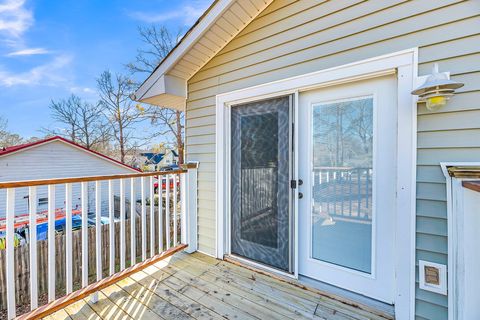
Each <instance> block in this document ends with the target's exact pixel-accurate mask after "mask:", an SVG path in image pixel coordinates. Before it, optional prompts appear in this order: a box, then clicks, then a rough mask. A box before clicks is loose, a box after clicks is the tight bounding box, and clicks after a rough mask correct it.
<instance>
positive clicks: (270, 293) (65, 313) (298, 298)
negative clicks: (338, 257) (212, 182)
mask: <svg viewBox="0 0 480 320" xmlns="http://www.w3.org/2000/svg"><path fill="white" fill-rule="evenodd" d="M45 319H49V320H61V319H81V320H97V319H102V320H103V319H118V320H120V319H121V320H123V319H126V320H130V319H146V320H153V319H165V320H167V319H185V320H187V319H201V320H206V319H215V320H217V319H286V320H290V319H316V320H320V319H325V320H368V319H371V320H385V319H389V318H388V317H385V316H382V315H381V314H376V313H372V312H371V310H370V309H369V308H368V307H365V308H362V307H360V306H356V305H350V304H346V303H343V302H342V301H339V300H337V299H334V298H332V297H329V296H327V295H324V294H321V292H318V291H316V290H314V289H309V288H303V287H301V286H299V285H293V284H291V283H288V281H283V280H282V279H278V278H276V277H270V276H269V275H267V274H263V273H259V272H256V271H254V270H250V269H247V268H244V267H242V266H238V265H235V264H232V263H229V262H226V261H220V260H217V259H214V258H212V257H209V256H206V255H204V254H201V253H194V254H186V253H177V254H175V255H174V256H172V257H169V258H167V259H165V260H163V261H160V262H158V263H156V264H154V265H152V266H149V267H147V268H145V269H144V270H142V271H139V272H137V273H135V274H133V275H131V276H129V277H127V278H125V279H123V280H121V281H119V282H117V283H116V284H114V285H112V286H110V287H107V288H105V289H103V290H101V291H100V292H99V294H98V301H97V302H95V303H94V302H92V300H91V298H85V299H83V300H81V301H78V302H76V303H74V304H72V305H69V306H67V307H66V308H65V309H63V310H60V311H57V312H55V313H54V314H52V315H50V316H48V317H46V318H45Z"/></svg>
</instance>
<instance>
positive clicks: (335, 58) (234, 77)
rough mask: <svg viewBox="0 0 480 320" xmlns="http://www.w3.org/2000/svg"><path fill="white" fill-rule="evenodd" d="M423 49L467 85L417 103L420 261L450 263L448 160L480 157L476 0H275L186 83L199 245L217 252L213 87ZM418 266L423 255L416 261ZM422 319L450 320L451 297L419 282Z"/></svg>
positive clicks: (425, 61)
mask: <svg viewBox="0 0 480 320" xmlns="http://www.w3.org/2000/svg"><path fill="white" fill-rule="evenodd" d="M411 47H419V66H418V67H419V74H420V75H426V74H429V73H430V70H431V67H432V65H433V63H434V62H438V63H439V65H440V70H441V71H450V72H451V77H452V79H454V80H456V81H461V82H464V83H465V86H464V87H463V88H461V89H460V90H459V91H458V92H459V94H457V95H456V96H455V97H453V98H452V99H451V101H450V103H449V104H448V105H447V106H446V108H444V109H442V110H440V111H439V112H435V113H431V112H429V111H427V110H426V109H425V106H424V105H422V104H420V105H419V108H418V156H417V170H418V171H417V188H418V189H417V221H416V222H417V236H416V240H417V250H416V256H417V259H425V260H430V261H433V262H439V263H443V264H446V263H447V221H446V217H447V213H446V187H445V179H444V177H443V174H442V172H441V170H440V166H439V163H440V162H441V161H478V160H479V158H480V139H478V134H479V133H480V64H479V63H478V61H480V59H479V58H480V3H479V2H478V1H451V0H437V1H420V0H417V1H391V0H383V1H382V0H373V1H356V0H336V1H314V0H300V1H287V0H276V1H274V2H273V3H272V4H271V5H270V6H269V7H268V8H267V9H266V10H265V11H264V12H262V13H261V14H260V15H259V16H258V17H257V18H256V19H254V20H253V21H252V22H251V23H250V24H249V25H248V26H247V27H246V28H245V29H244V30H243V31H242V32H241V33H240V34H239V35H238V36H237V37H236V38H235V39H233V40H232V41H231V42H230V43H229V44H227V46H226V47H225V48H224V49H223V50H222V51H221V52H220V53H219V54H217V55H216V56H215V57H213V58H212V59H211V60H210V62H209V63H208V64H207V65H206V66H204V67H203V68H202V69H201V70H200V71H199V72H198V73H197V74H195V75H194V76H193V77H192V78H191V79H190V80H189V82H188V102H187V112H186V153H187V159H188V160H198V161H200V167H199V194H198V197H199V202H198V203H199V224H198V225H199V230H198V231H199V249H200V250H201V251H203V252H206V253H209V254H214V253H215V198H214V196H215V95H217V94H220V93H224V92H228V91H232V90H237V89H241V88H245V87H250V86H254V85H258V84H262V83H265V82H270V81H275V80H279V79H283V78H286V77H292V76H296V75H300V74H304V73H308V72H312V71H314V70H321V69H325V68H330V67H334V66H338V65H342V64H345V63H350V62H354V61H358V60H362V59H367V58H370V57H374V56H379V55H382V54H388V53H391V52H395V51H399V50H403V49H407V48H411ZM417 264H418V261H417ZM416 292H417V294H416V314H417V316H418V318H419V319H436V320H441V319H447V298H446V297H445V296H442V295H438V294H434V293H430V292H426V291H423V290H420V289H419V288H418V285H417V288H416Z"/></svg>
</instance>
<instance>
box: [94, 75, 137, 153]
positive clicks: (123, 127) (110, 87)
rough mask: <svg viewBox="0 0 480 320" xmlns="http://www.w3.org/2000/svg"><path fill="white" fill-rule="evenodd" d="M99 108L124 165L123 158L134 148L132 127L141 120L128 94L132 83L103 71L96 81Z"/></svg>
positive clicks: (122, 77)
mask: <svg viewBox="0 0 480 320" xmlns="http://www.w3.org/2000/svg"><path fill="white" fill-rule="evenodd" d="M97 86H98V91H99V95H100V102H99V104H100V106H101V109H102V112H103V114H104V115H105V117H106V118H107V119H108V122H109V124H110V128H111V130H112V136H113V138H114V139H115V141H116V142H117V144H118V146H119V148H120V161H121V162H123V163H125V156H126V155H127V153H128V152H129V151H131V150H133V149H134V148H136V147H137V146H136V145H133V125H134V124H135V123H137V122H139V121H141V120H143V119H142V114H141V112H140V110H139V109H138V108H137V106H136V105H135V103H134V102H133V101H132V100H131V99H130V97H129V94H130V93H131V92H132V90H133V88H134V83H133V81H132V80H130V79H129V78H128V77H126V76H124V75H120V74H112V73H111V72H110V71H104V72H103V73H102V74H101V75H100V77H99V78H98V79H97Z"/></svg>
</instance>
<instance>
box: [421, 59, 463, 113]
mask: <svg viewBox="0 0 480 320" xmlns="http://www.w3.org/2000/svg"><path fill="white" fill-rule="evenodd" d="M461 87H463V83H460V82H455V81H452V80H450V75H449V74H448V73H447V72H438V64H436V63H435V64H434V65H433V70H432V74H431V75H429V76H428V77H427V80H426V81H425V83H424V84H422V85H421V86H420V87H418V88H417V89H415V90H413V91H412V94H413V95H416V96H418V101H419V102H425V103H426V107H427V109H428V110H430V111H436V110H438V109H440V108H441V107H443V106H445V105H446V104H447V101H448V99H450V97H451V96H453V95H454V94H455V89H458V88H461Z"/></svg>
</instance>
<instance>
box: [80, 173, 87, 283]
mask: <svg viewBox="0 0 480 320" xmlns="http://www.w3.org/2000/svg"><path fill="white" fill-rule="evenodd" d="M81 203H82V287H86V286H88V182H82V184H81Z"/></svg>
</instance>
